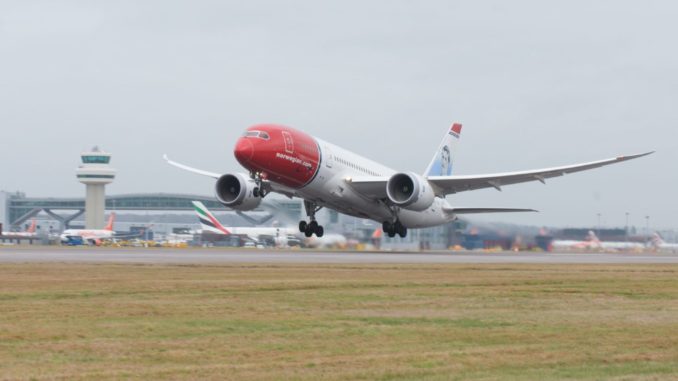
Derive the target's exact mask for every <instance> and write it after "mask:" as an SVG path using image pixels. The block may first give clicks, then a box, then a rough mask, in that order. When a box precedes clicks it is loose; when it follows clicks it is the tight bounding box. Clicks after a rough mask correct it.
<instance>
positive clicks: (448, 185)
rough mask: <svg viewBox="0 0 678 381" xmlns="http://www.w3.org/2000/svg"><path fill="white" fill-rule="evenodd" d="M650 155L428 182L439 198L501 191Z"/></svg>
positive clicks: (648, 153) (436, 177) (438, 177)
mask: <svg viewBox="0 0 678 381" xmlns="http://www.w3.org/2000/svg"><path fill="white" fill-rule="evenodd" d="M652 153H654V152H646V153H642V154H637V155H629V156H619V157H616V158H612V159H605V160H599V161H593V162H589V163H583V164H574V165H567V166H562V167H553V168H544V169H537V170H531V171H521V172H506V173H495V174H488V175H468V176H431V177H429V178H428V181H429V183H431V185H433V186H434V188H436V194H437V195H439V196H443V195H447V194H453V193H459V192H465V191H470V190H476V189H483V188H495V189H497V190H499V191H501V188H502V186H505V185H513V184H520V183H526V182H530V181H539V182H541V183H543V184H545V183H546V179H549V178H553V177H560V176H564V175H566V174H570V173H575V172H581V171H587V170H589V169H594V168H599V167H603V166H606V165H610V164H616V163H621V162H623V161H628V160H633V159H637V158H639V157H643V156H647V155H650V154H652Z"/></svg>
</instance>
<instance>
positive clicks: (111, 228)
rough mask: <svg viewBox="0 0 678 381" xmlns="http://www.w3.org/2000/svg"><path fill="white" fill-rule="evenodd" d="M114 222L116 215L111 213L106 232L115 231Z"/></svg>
mask: <svg viewBox="0 0 678 381" xmlns="http://www.w3.org/2000/svg"><path fill="white" fill-rule="evenodd" d="M113 222H115V213H111V216H110V217H109V218H108V224H106V227H105V228H104V230H108V231H113Z"/></svg>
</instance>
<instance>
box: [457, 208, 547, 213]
mask: <svg viewBox="0 0 678 381" xmlns="http://www.w3.org/2000/svg"><path fill="white" fill-rule="evenodd" d="M444 210H445V212H447V213H450V214H481V213H520V212H538V210H534V209H512V208H445V209H444Z"/></svg>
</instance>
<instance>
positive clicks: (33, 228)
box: [2, 219, 38, 238]
mask: <svg viewBox="0 0 678 381" xmlns="http://www.w3.org/2000/svg"><path fill="white" fill-rule="evenodd" d="M37 227H38V222H37V221H36V220H35V219H33V220H31V225H30V226H29V227H28V229H26V231H24V232H2V235H6V236H12V237H20V238H32V237H37V236H38V233H37Z"/></svg>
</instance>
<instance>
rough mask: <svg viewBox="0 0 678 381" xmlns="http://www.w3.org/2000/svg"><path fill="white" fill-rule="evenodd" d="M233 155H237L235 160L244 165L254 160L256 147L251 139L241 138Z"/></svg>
mask: <svg viewBox="0 0 678 381" xmlns="http://www.w3.org/2000/svg"><path fill="white" fill-rule="evenodd" d="M233 153H234V154H235V158H236V159H238V161H239V162H240V163H241V164H244V163H247V162H249V161H250V160H252V156H254V146H253V145H252V142H251V141H250V140H249V139H246V138H240V139H238V142H237V143H236V145H235V151H234V152H233Z"/></svg>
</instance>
